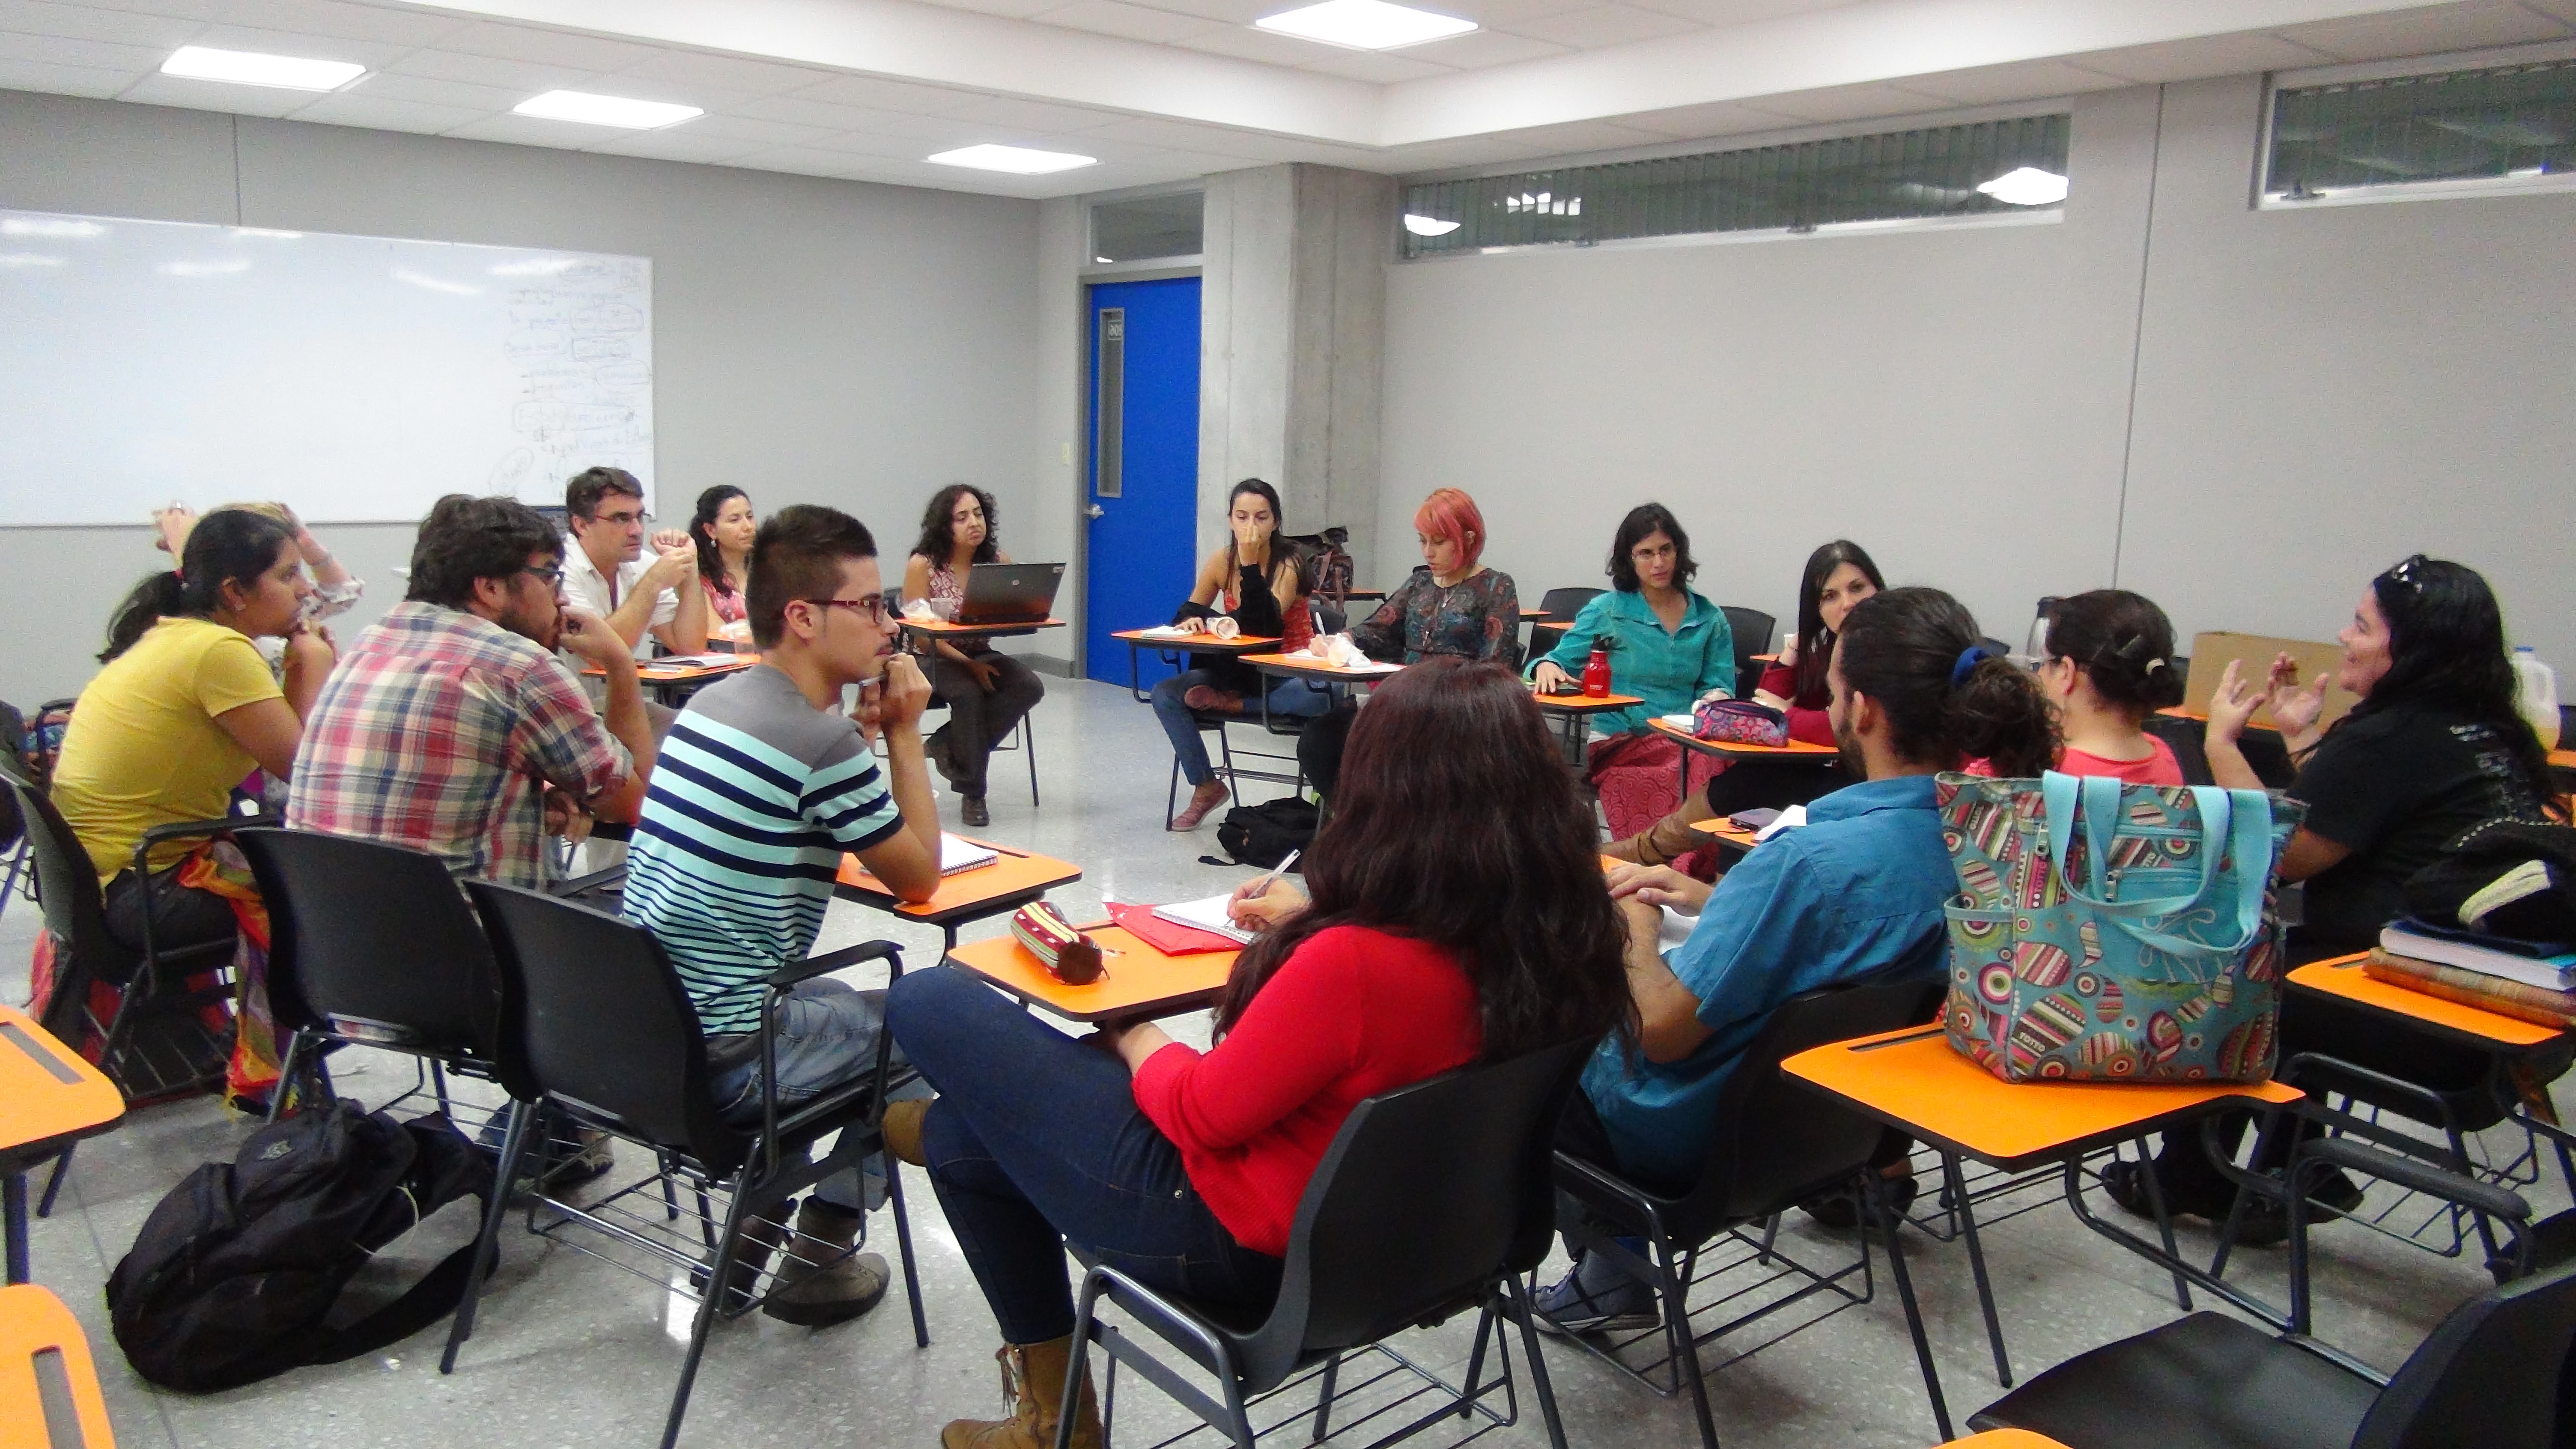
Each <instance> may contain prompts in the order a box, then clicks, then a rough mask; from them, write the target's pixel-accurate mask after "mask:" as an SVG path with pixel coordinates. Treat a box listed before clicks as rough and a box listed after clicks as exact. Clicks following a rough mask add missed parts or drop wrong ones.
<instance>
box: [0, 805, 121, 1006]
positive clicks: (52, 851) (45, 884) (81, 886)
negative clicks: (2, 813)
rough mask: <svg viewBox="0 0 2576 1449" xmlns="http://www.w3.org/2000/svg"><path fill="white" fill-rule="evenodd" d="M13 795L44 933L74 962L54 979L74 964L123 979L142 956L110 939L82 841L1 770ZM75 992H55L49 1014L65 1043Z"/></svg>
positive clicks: (58, 966) (61, 966) (59, 815)
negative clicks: (22, 825)
mask: <svg viewBox="0 0 2576 1449" xmlns="http://www.w3.org/2000/svg"><path fill="white" fill-rule="evenodd" d="M0 780H5V781H6V782H7V784H8V786H9V793H10V795H11V797H12V798H14V799H15V800H16V801H17V802H18V813H19V815H20V816H21V817H23V818H24V820H25V821H26V826H27V845H28V847H29V848H30V849H31V850H32V851H33V852H34V853H35V857H36V893H37V895H38V897H39V898H40V900H41V902H42V904H43V906H44V911H45V928H46V929H47V930H49V931H51V932H53V933H54V936H55V938H56V939H57V940H59V941H60V942H61V943H62V945H63V947H64V949H65V950H66V951H68V952H69V954H70V956H71V958H72V961H68V962H67V961H58V962H56V963H55V980H56V981H58V982H60V981H66V980H68V979H69V976H70V972H69V970H68V969H67V968H68V967H69V966H70V965H71V964H72V963H73V962H77V963H79V965H80V966H81V967H82V968H83V969H84V970H86V971H88V972H89V973H91V974H93V975H106V976H112V977H122V976H124V975H125V974H127V972H128V971H129V970H130V969H131V967H132V965H133V963H135V962H137V961H139V960H141V959H142V956H143V953H142V952H140V951H137V950H133V949H131V948H129V947H126V946H123V945H121V944H119V943H118V942H117V941H116V939H115V938H114V937H112V936H110V935H108V934H107V914H106V900H105V897H104V896H103V895H102V894H101V893H100V891H99V886H98V871H97V869H96V868H95V867H93V866H92V865H91V864H90V859H89V852H88V851H87V850H84V849H82V848H81V843H80V837H79V836H76V835H74V834H72V827H71V825H70V823H69V822H68V821H66V820H64V819H63V812H61V811H59V810H57V809H55V808H54V802H53V801H51V800H49V799H47V798H45V792H43V791H42V790H39V789H37V788H36V787H35V785H33V784H32V783H30V782H29V781H28V780H26V779H25V778H24V777H22V776H20V775H19V774H18V773H17V772H16V771H14V770H10V769H6V768H0ZM80 994H81V993H79V992H76V991H59V990H58V991H56V992H55V993H54V999H53V1001H51V1002H50V1003H48V1009H47V1011H46V1013H45V1015H46V1021H45V1029H46V1030H47V1031H50V1032H53V1033H54V1034H55V1035H57V1036H60V1037H62V1038H63V1039H64V1040H65V1041H75V1040H78V1039H79V1038H78V1036H77V1035H76V1031H77V1028H75V1027H73V1026H72V1024H71V1023H72V1021H73V1018H71V1017H68V1016H65V1017H62V1018H61V1019H60V1020H59V1021H58V1020H56V1017H57V1016H58V1015H59V1014H60V1012H61V1011H67V1010H71V1009H74V1008H76V1007H77V1006H78V1004H79V1003H78V1001H77V998H78V997H79V996H80Z"/></svg>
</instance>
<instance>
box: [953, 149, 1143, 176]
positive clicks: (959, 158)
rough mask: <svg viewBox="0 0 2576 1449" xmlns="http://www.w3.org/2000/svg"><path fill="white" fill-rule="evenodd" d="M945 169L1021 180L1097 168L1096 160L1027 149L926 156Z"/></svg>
mask: <svg viewBox="0 0 2576 1449" xmlns="http://www.w3.org/2000/svg"><path fill="white" fill-rule="evenodd" d="M922 159H923V160H925V161H933V162H936V163H938V164H939V165H942V166H971V167H973V168H975V169H976V170H978V171H1008V172H1011V173H1013V174H1015V175H1019V176H1043V175H1045V174H1046V173H1047V172H1050V171H1070V170H1072V169H1073V168H1075V167H1076V166H1097V165H1099V164H1100V158H1099V157H1097V156H1076V155H1074V154H1073V153H1072V152H1070V151H1039V150H1034V149H1032V148H1030V147H1027V146H960V147H958V148H957V149H956V150H954V151H942V152H940V153H939V154H938V155H936V156H925V157H923V158H922Z"/></svg>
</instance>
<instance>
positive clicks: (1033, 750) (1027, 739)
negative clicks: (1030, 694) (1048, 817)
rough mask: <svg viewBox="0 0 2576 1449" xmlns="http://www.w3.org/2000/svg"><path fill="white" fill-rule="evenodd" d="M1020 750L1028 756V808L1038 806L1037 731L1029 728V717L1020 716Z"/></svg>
mask: <svg viewBox="0 0 2576 1449" xmlns="http://www.w3.org/2000/svg"><path fill="white" fill-rule="evenodd" d="M1020 751H1021V753H1023V754H1025V755H1027V756H1028V757H1029V808H1030V809H1032V810H1035V809H1036V808H1038V732H1037V731H1036V730H1033V729H1031V728H1029V717H1028V716H1027V715H1021V716H1020Z"/></svg>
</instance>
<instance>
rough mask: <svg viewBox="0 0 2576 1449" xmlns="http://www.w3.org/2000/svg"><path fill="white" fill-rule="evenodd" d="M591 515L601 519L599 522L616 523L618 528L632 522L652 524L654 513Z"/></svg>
mask: <svg viewBox="0 0 2576 1449" xmlns="http://www.w3.org/2000/svg"><path fill="white" fill-rule="evenodd" d="M591 517H592V518H594V519H596V520H598V521H599V522H601V523H606V524H611V525H614V526H615V527H618V528H624V527H625V526H627V525H628V524H630V523H641V524H646V525H650V524H651V523H652V522H653V515H652V514H650V513H642V512H637V513H594V514H592V515H591Z"/></svg>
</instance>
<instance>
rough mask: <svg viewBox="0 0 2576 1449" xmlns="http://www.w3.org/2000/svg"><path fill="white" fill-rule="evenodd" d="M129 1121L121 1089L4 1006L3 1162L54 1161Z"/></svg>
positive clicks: (0, 1043)
mask: <svg viewBox="0 0 2576 1449" xmlns="http://www.w3.org/2000/svg"><path fill="white" fill-rule="evenodd" d="M124 1116H125V1097H124V1095H123V1094H121V1093H119V1092H118V1091H117V1090H116V1084H115V1083H113V1082H110V1081H109V1080H108V1079H107V1077H106V1075H105V1074H103V1073H101V1072H100V1071H99V1069H98V1068H96V1067H94V1066H91V1065H90V1064H89V1063H88V1062H85V1061H83V1060H81V1058H80V1054H79V1053H78V1052H75V1051H73V1050H72V1049H71V1048H69V1047H67V1046H64V1045H63V1044H62V1043H61V1042H59V1041H57V1040H55V1039H54V1036H53V1034H52V1033H50V1032H48V1031H46V1030H45V1029H44V1028H43V1027H41V1026H38V1025H37V1024H36V1021H35V1018H33V1017H31V1016H29V1015H27V1013H25V1012H23V1011H20V1010H19V1009H18V1008H16V1007H14V1006H0V1162H12V1163H19V1164H24V1163H28V1162H33V1161H37V1160H39V1159H41V1158H46V1157H51V1156H52V1155H53V1154H54V1152H55V1151H56V1150H57V1149H59V1148H61V1147H63V1146H64V1145H65V1144H67V1143H72V1142H77V1141H79V1140H80V1139H81V1138H84V1137H92V1136H96V1135H97V1134H98V1133H101V1132H104V1131H106V1130H107V1129H108V1128H110V1127H113V1126H115V1125H116V1124H117V1123H118V1122H119V1121H120V1120H122V1119H123V1118H124Z"/></svg>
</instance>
